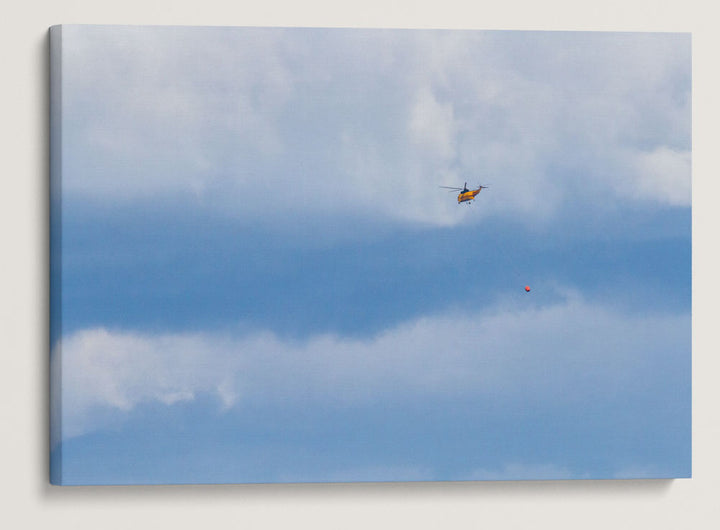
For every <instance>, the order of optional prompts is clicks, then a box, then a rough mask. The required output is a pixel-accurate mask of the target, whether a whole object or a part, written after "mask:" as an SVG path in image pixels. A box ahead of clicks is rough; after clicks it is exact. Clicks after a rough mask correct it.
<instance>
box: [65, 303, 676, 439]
mask: <svg viewBox="0 0 720 530" xmlns="http://www.w3.org/2000/svg"><path fill="white" fill-rule="evenodd" d="M687 355H689V316H637V315H623V314H615V313H613V312H612V311H611V310H609V309H607V308H604V307H598V306H593V305H589V304H587V303H585V302H584V301H583V300H582V299H580V298H579V297H577V296H576V295H573V294H569V295H568V297H567V299H566V300H565V301H564V302H563V303H560V304H558V305H555V306H549V307H545V308H534V309H521V308H518V307H509V306H504V305H498V306H496V307H494V308H492V309H491V310H488V311H485V312H482V313H478V314H470V315H468V314H465V315H462V314H448V315H438V316H432V317H425V318H421V319H418V320H414V321H410V322H406V323H404V324H402V325H399V326H397V327H395V328H392V329H389V330H387V331H385V332H383V333H382V334H379V335H377V336H375V337H372V338H369V339H352V338H346V337H340V336H335V335H319V336H315V337H311V338H309V339H307V340H304V341H295V340H286V339H281V338H280V337H278V336H276V335H274V334H272V333H267V332H265V333H256V334H251V335H247V336H232V335H226V334H221V333H199V334H164V335H151V334H141V333H133V332H127V331H110V330H106V329H87V330H82V331H78V332H77V333H74V334H73V335H71V336H69V337H65V338H64V339H63V340H62V343H61V345H59V346H58V347H57V348H56V350H55V352H54V359H53V371H54V377H56V376H57V374H58V373H61V374H62V429H63V432H62V437H63V438H68V437H72V436H77V435H79V434H82V433H85V432H88V431H92V430H95V429H98V428H102V427H104V426H107V425H112V424H113V422H116V421H117V420H118V419H119V418H122V417H123V414H128V413H131V412H132V410H133V409H134V408H135V407H137V406H138V405H141V404H143V403H153V402H155V403H163V404H165V405H168V406H170V405H172V404H173V403H178V402H182V401H190V400H193V399H195V398H197V396H199V395H200V394H209V395H215V396H216V397H217V399H218V406H219V407H220V408H224V409H228V408H232V407H244V406H247V405H248V404H252V406H253V407H258V406H262V405H263V404H266V405H267V404H274V405H281V406H286V407H294V406H303V407H306V406H312V404H313V403H315V404H318V403H323V404H327V403H332V404H334V405H333V406H339V407H342V406H346V405H350V404H352V405H369V406H372V404H377V403H387V402H390V401H393V400H400V401H403V400H408V399H409V400H413V401H415V402H417V401H422V400H427V399H436V398H442V397H453V396H454V397H461V396H475V397H476V398H477V399H479V400H486V399H488V400H492V402H493V404H494V406H496V407H501V406H503V404H508V403H513V402H515V401H517V400H520V399H525V400H527V399H531V400H534V401H538V402H541V401H542V402H546V403H549V404H553V403H555V404H558V403H561V402H562V401H563V400H564V399H566V398H567V396H568V395H573V397H574V399H576V400H577V399H592V400H603V399H607V398H608V395H606V394H607V393H610V394H612V393H613V392H617V391H618V389H623V388H632V387H634V386H637V385H642V384H643V383H642V382H643V381H644V380H646V379H647V378H648V377H652V375H651V374H653V373H654V371H655V370H656V369H657V367H658V366H666V365H667V363H671V364H672V363H674V362H681V363H682V362H683V359H685V357H686V356H687ZM666 376H667V374H666V375H665V376H663V377H666ZM56 412H59V411H56ZM58 434H59V433H55V435H56V436H57V435H58ZM57 439H59V438H56V440H57Z"/></svg>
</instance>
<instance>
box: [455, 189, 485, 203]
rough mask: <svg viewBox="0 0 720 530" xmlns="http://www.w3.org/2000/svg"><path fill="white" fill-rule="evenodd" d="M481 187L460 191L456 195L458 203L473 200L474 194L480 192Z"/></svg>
mask: <svg viewBox="0 0 720 530" xmlns="http://www.w3.org/2000/svg"><path fill="white" fill-rule="evenodd" d="M481 189H482V188H478V189H476V190H468V191H461V192H460V194H459V195H458V204H460V203H461V202H468V201H471V200H473V199H474V198H475V195H477V194H478V193H480V190H481Z"/></svg>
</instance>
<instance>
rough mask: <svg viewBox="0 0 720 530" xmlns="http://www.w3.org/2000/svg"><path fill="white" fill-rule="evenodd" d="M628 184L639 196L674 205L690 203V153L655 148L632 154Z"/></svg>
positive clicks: (663, 147)
mask: <svg viewBox="0 0 720 530" xmlns="http://www.w3.org/2000/svg"><path fill="white" fill-rule="evenodd" d="M634 169H635V174H636V175H637V176H636V178H635V179H634V180H632V181H631V184H632V185H634V186H633V187H634V191H635V192H636V193H637V195H638V196H639V197H641V198H645V199H648V200H656V201H659V202H664V203H667V204H671V205H676V206H690V202H691V199H692V189H691V185H690V152H689V151H679V150H675V149H670V148H668V147H665V146H661V147H658V148H656V149H654V150H653V151H651V152H648V153H637V154H636V155H635V167H634Z"/></svg>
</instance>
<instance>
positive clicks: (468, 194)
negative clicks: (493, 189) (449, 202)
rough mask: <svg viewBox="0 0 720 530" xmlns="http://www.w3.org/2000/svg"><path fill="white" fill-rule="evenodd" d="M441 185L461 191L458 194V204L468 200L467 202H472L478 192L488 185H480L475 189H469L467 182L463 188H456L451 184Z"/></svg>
mask: <svg viewBox="0 0 720 530" xmlns="http://www.w3.org/2000/svg"><path fill="white" fill-rule="evenodd" d="M440 187H441V188H447V189H449V190H451V191H459V192H460V193H459V194H458V204H460V203H461V202H466V203H468V204H470V202H471V201H473V200H474V199H475V196H476V195H477V194H478V193H480V190H482V189H485V188H487V186H478V188H477V189H475V190H469V189H468V187H467V182H466V183H465V185H464V186H463V187H462V188H454V187H451V186H440Z"/></svg>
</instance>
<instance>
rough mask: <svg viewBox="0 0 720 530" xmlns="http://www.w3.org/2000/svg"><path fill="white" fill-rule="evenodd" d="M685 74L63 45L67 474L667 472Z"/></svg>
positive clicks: (334, 43) (679, 448)
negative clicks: (473, 195)
mask: <svg viewBox="0 0 720 530" xmlns="http://www.w3.org/2000/svg"><path fill="white" fill-rule="evenodd" d="M690 56H691V53H690V36H689V34H661V33H655V34H650V33H646V34H640V33H574V32H500V31H487V32H480V31H457V30H455V31H432V30H347V29H345V30H341V29H279V28H275V29H262V28H182V27H162V28H161V27H154V28H150V27H144V28H143V27H108V26H104V27H103V26H96V27H93V26H64V27H63V28H62V61H63V62H62V76H63V77H62V107H61V109H62V122H61V136H62V161H61V163H60V165H59V166H58V165H55V166H53V171H54V176H57V175H58V174H59V171H58V168H59V169H60V171H61V173H62V178H61V185H60V189H61V194H58V195H57V196H56V199H57V198H58V197H59V198H60V200H59V202H58V203H56V204H57V205H59V206H61V209H62V217H61V219H55V222H56V225H55V227H61V233H62V240H61V253H60V260H56V261H55V262H54V263H53V275H54V279H55V284H54V285H55V286H56V287H58V286H59V288H60V291H61V294H62V298H61V300H62V302H61V305H60V306H59V307H57V306H55V309H56V310H55V312H54V314H53V318H54V323H55V324H57V326H54V327H53V336H52V337H51V339H52V342H53V344H54V347H53V352H52V355H51V357H52V358H51V363H52V370H53V377H55V378H56V379H55V380H57V378H59V377H61V378H62V387H61V389H59V388H58V387H55V393H54V397H55V404H56V405H60V406H57V407H56V408H55V409H54V410H53V415H54V416H53V417H54V419H55V420H56V421H55V422H54V428H53V433H52V435H53V465H54V466H55V470H56V471H60V472H61V475H62V482H64V483H68V484H95V483H162V482H183V483H188V482H277V481H281V482H296V481H353V480H370V481H381V480H382V481H384V480H402V481H407V480H482V479H490V480H503V479H547V478H644V477H682V476H689V474H690V367H691V319H690V306H691V211H690V195H691V178H690V152H691V133H690V131H691V121H690V118H691V99H690V91H691V61H690ZM465 181H467V182H468V185H469V186H476V185H478V184H483V185H489V186H490V188H489V189H487V190H483V192H482V193H481V194H480V195H479V196H478V198H477V200H476V201H475V203H474V204H472V205H470V206H467V205H458V204H457V202H456V196H455V195H454V194H452V193H447V192H446V190H442V189H440V188H439V187H438V186H440V185H446V186H461V185H462V184H463V182H465ZM56 211H58V210H56ZM57 223H61V224H57ZM58 265H60V267H58ZM525 285H530V286H531V287H532V291H531V292H530V293H529V294H526V293H525V292H524V290H523V288H524V286H525Z"/></svg>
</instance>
